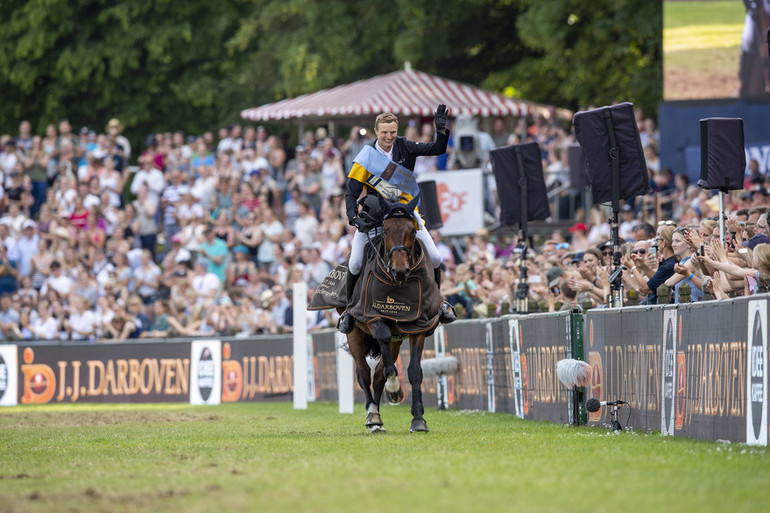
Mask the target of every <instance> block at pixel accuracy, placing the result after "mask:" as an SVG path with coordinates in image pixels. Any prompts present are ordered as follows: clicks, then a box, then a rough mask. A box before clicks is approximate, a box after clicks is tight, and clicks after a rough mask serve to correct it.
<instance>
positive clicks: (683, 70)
mask: <svg viewBox="0 0 770 513" xmlns="http://www.w3.org/2000/svg"><path fill="white" fill-rule="evenodd" d="M745 15H746V10H745V9H744V7H743V2H741V1H739V0H730V1H719V2H664V3H663V73H664V79H663V81H664V86H663V88H664V91H663V96H664V98H666V99H669V100H677V99H691V98H722V97H734V96H735V95H736V94H737V91H738V88H739V83H738V60H739V55H740V44H741V33H742V31H743V21H744V18H745Z"/></svg>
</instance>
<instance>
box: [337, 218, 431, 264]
mask: <svg viewBox="0 0 770 513" xmlns="http://www.w3.org/2000/svg"><path fill="white" fill-rule="evenodd" d="M420 225H421V226H420V229H419V230H418V231H417V234H416V237H417V238H418V239H420V240H421V241H422V243H423V245H424V246H425V250H426V251H427V252H428V258H430V261H431V263H432V264H433V268H434V269H436V268H438V266H440V265H441V253H439V251H438V248H436V243H435V242H433V238H432V237H431V236H430V233H428V230H426V229H425V225H424V224H423V223H420ZM380 230H381V228H376V229H374V230H371V231H370V232H369V237H371V238H372V239H374V237H375V235H377V234H378V233H380ZM366 241H367V238H366V234H365V233H363V232H359V231H356V234H355V235H354V236H353V242H352V243H351V245H350V262H348V270H349V271H350V272H351V273H353V274H359V273H360V272H361V268H362V267H363V265H364V247H365V246H366Z"/></svg>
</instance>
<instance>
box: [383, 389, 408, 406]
mask: <svg viewBox="0 0 770 513" xmlns="http://www.w3.org/2000/svg"><path fill="white" fill-rule="evenodd" d="M385 399H386V400H387V401H388V404H401V401H403V400H404V391H403V390H401V389H399V390H398V391H397V392H393V393H391V392H385Z"/></svg>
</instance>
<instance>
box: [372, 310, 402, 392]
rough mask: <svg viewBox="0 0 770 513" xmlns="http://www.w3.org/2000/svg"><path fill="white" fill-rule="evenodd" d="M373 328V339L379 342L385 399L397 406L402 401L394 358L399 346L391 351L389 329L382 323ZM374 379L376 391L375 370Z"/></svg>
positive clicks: (376, 373) (396, 355)
mask: <svg viewBox="0 0 770 513" xmlns="http://www.w3.org/2000/svg"><path fill="white" fill-rule="evenodd" d="M373 328H374V329H373V332H374V337H375V338H376V339H377V342H379V344H380V350H381V352H382V358H381V363H380V365H382V375H381V379H384V380H385V385H384V386H385V399H387V401H388V402H389V403H390V404H398V403H400V402H401V401H403V400H404V391H403V390H401V383H399V382H398V370H397V369H396V358H397V357H398V346H400V344H398V346H397V347H396V349H395V350H394V349H393V344H392V343H391V338H392V337H391V332H390V328H389V327H388V326H387V325H386V324H385V323H384V322H377V323H375V324H374V326H373ZM378 367H379V366H378ZM374 379H375V389H376V388H377V379H378V372H377V370H375V373H374Z"/></svg>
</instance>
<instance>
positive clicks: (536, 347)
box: [513, 312, 571, 424]
mask: <svg viewBox="0 0 770 513" xmlns="http://www.w3.org/2000/svg"><path fill="white" fill-rule="evenodd" d="M517 317H518V322H517V324H518V341H519V359H520V361H521V364H520V366H521V367H520V371H519V373H518V374H519V375H520V378H519V379H521V382H522V385H521V386H522V391H521V395H522V405H523V412H522V413H523V415H524V418H527V419H535V420H548V421H550V422H559V423H565V424H566V423H568V422H569V412H570V408H569V401H568V399H569V393H568V392H569V391H568V390H567V387H565V386H564V385H563V384H562V383H561V382H560V381H559V379H558V377H557V376H556V362H558V361H559V360H562V359H564V358H567V357H568V355H569V354H571V340H570V333H571V319H570V314H569V312H563V313H553V314H534V315H527V316H517ZM514 336H515V333H514ZM513 378H514V380H515V379H517V376H516V373H514V374H513Z"/></svg>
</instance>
